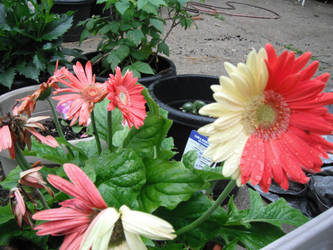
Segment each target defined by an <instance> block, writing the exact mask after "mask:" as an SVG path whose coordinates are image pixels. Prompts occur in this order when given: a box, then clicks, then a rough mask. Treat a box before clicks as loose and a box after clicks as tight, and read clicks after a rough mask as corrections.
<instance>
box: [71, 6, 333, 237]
mask: <svg viewBox="0 0 333 250" xmlns="http://www.w3.org/2000/svg"><path fill="white" fill-rule="evenodd" d="M226 2H227V1H226V0H206V1H205V3H206V4H210V5H214V6H218V7H227V6H226V5H225V3H226ZM301 2H302V1H300V2H298V1H297V0H274V1H273V0H270V1H267V0H247V1H246V0H238V1H237V3H243V4H236V3H235V2H234V4H233V6H234V7H235V8H236V9H235V10H222V9H220V11H223V12H225V13H229V14H231V15H225V14H222V17H223V19H224V20H221V19H219V18H216V17H215V16H212V15H208V14H203V13H201V14H200V15H199V16H198V17H197V19H199V20H196V21H195V24H196V25H195V26H193V27H191V28H190V29H188V30H186V31H184V30H183V29H182V28H181V27H177V28H176V29H174V30H173V32H172V33H171V34H170V36H169V38H168V40H167V44H168V45H169V47H170V57H169V58H170V59H171V60H172V61H173V62H174V63H175V65H176V67H177V73H178V74H206V75H214V76H220V75H224V74H226V72H225V70H224V66H223V63H224V62H226V61H227V62H231V63H233V64H237V63H239V62H244V61H245V60H246V56H247V54H248V53H249V52H250V51H251V50H252V49H256V50H258V49H260V48H262V47H264V46H265V44H266V43H271V44H273V45H274V47H275V48H276V49H277V51H278V52H279V53H280V52H281V51H282V50H283V49H289V50H294V51H295V53H296V54H301V53H303V52H306V51H311V52H312V55H313V58H312V59H313V60H318V61H319V62H320V67H319V72H318V74H320V73H324V72H329V73H330V74H331V79H330V80H329V81H328V84H327V87H326V91H330V90H331V89H332V91H333V0H329V1H317V0H306V1H305V5H304V6H302V5H301ZM244 4H246V5H244ZM250 5H253V6H254V7H253V6H250ZM260 8H265V9H266V10H263V9H260ZM273 12H274V13H276V14H274V13H273ZM237 15H250V16H257V17H258V16H259V17H268V18H271V19H263V18H249V17H240V16H237ZM276 17H278V19H272V18H276ZM166 30H167V28H166ZM97 43H98V38H94V37H92V38H90V39H88V40H86V41H85V42H83V43H82V44H81V46H79V43H78V42H76V43H68V44H66V46H68V47H76V48H81V49H82V50H84V51H86V52H88V51H94V50H95V48H96V46H97ZM235 202H236V204H237V206H238V207H239V208H247V207H248V206H249V194H248V190H247V187H246V186H245V187H242V188H241V189H240V190H239V192H238V195H237V196H236V198H235ZM291 229H292V228H287V229H286V231H290V230H291Z"/></svg>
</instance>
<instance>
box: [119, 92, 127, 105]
mask: <svg viewBox="0 0 333 250" xmlns="http://www.w3.org/2000/svg"><path fill="white" fill-rule="evenodd" d="M119 99H120V101H121V102H122V104H124V105H127V102H128V98H127V95H126V94H125V93H124V92H120V93H119Z"/></svg>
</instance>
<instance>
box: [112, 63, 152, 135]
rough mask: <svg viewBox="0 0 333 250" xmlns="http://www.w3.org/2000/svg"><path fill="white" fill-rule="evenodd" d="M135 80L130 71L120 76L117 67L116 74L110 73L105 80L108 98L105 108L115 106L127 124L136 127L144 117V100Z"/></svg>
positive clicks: (141, 88) (113, 107) (140, 124)
mask: <svg viewBox="0 0 333 250" xmlns="http://www.w3.org/2000/svg"><path fill="white" fill-rule="evenodd" d="M137 80H138V78H133V73H132V72H130V71H127V72H126V73H125V75H124V77H122V75H121V70H120V68H119V67H117V68H116V74H115V75H112V74H110V78H109V79H108V81H107V84H108V85H107V90H108V96H107V98H108V99H109V100H110V103H109V105H108V106H107V110H109V111H110V110H113V109H115V107H117V108H118V109H119V110H120V111H121V113H122V114H123V118H124V121H126V122H127V124H128V126H129V127H130V128H131V127H132V125H134V127H135V128H137V129H138V128H139V127H140V126H142V125H143V121H144V119H145V118H146V107H145V103H146V100H145V98H144V97H143V95H142V90H143V87H142V86H141V85H139V84H136V82H137Z"/></svg>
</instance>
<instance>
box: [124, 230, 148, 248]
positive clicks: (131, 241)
mask: <svg viewBox="0 0 333 250" xmlns="http://www.w3.org/2000/svg"><path fill="white" fill-rule="evenodd" d="M124 234H125V238H126V242H127V244H128V248H129V249H130V250H146V249H147V248H146V246H145V244H144V243H143V241H142V240H141V238H140V236H139V235H138V234H134V233H131V232H128V231H126V230H124Z"/></svg>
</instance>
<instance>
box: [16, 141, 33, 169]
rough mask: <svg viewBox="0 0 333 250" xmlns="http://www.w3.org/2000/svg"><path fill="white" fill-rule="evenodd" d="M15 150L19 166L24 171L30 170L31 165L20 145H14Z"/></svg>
mask: <svg viewBox="0 0 333 250" xmlns="http://www.w3.org/2000/svg"><path fill="white" fill-rule="evenodd" d="M14 149H15V159H16V162H17V164H18V165H19V166H20V167H21V169H22V170H23V171H25V170H28V169H30V167H31V165H30V164H29V162H28V161H27V160H26V159H25V157H24V155H23V153H22V151H21V149H20V147H19V145H18V144H17V143H16V142H15V144H14Z"/></svg>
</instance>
